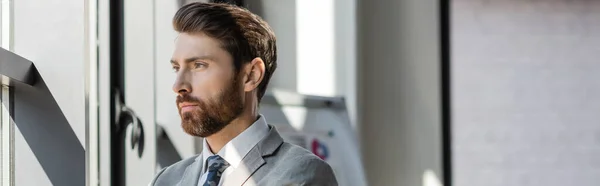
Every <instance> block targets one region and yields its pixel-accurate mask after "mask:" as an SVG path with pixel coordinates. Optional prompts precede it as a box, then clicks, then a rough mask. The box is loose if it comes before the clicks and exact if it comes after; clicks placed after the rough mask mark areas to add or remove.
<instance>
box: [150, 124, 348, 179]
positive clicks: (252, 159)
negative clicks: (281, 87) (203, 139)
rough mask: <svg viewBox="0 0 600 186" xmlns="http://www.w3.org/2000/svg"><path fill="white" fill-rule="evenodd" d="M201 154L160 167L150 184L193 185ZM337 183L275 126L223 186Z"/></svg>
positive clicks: (320, 162) (323, 166) (328, 170)
mask: <svg viewBox="0 0 600 186" xmlns="http://www.w3.org/2000/svg"><path fill="white" fill-rule="evenodd" d="M202 166H203V162H202V157H201V155H196V156H194V157H191V158H188V159H185V160H181V161H179V162H177V163H175V164H173V165H171V166H169V167H165V168H163V169H162V170H161V171H160V172H159V173H158V174H157V175H156V177H155V178H154V179H153V180H152V182H151V183H150V185H152V186H196V185H197V184H198V180H199V179H200V176H201V175H202V174H201V173H200V172H201V170H202ZM230 185H232V186H238V185H244V186H249V185H260V186H263V185H266V186H270V185H273V186H275V185H277V186H279V185H337V181H336V178H335V175H334V174H333V170H332V169H331V167H330V166H329V164H327V163H326V162H324V161H323V160H321V159H320V158H318V157H317V156H315V155H314V154H312V153H311V152H309V151H308V150H306V149H304V148H302V147H299V146H296V145H293V144H290V143H287V142H284V141H283V139H282V138H281V136H280V135H279V133H278V132H277V130H275V127H273V126H270V125H269V134H268V135H267V136H266V137H265V138H263V139H262V140H261V141H260V142H258V144H257V145H256V146H254V148H252V150H250V152H248V154H247V155H246V156H245V157H244V158H243V159H242V163H241V164H240V165H239V167H238V168H236V169H235V170H234V171H233V172H232V173H231V174H230V175H228V176H227V179H225V180H224V183H223V186H230Z"/></svg>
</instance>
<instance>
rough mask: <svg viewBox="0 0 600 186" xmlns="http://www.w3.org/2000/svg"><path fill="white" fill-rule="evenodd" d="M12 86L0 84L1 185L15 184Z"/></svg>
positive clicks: (10, 185)
mask: <svg viewBox="0 0 600 186" xmlns="http://www.w3.org/2000/svg"><path fill="white" fill-rule="evenodd" d="M10 104H11V102H10V88H9V87H8V86H6V85H4V84H2V85H0V106H1V107H0V147H1V148H0V172H1V174H0V185H1V186H13V185H14V179H13V177H14V161H13V160H14V135H13V134H14V128H13V126H14V125H13V123H12V120H11V117H10V108H11V105H10Z"/></svg>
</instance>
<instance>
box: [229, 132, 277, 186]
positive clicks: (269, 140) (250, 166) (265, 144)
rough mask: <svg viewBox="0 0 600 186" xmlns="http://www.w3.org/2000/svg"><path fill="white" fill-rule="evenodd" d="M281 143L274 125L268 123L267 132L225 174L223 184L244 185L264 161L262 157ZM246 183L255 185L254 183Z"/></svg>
mask: <svg viewBox="0 0 600 186" xmlns="http://www.w3.org/2000/svg"><path fill="white" fill-rule="evenodd" d="M282 143H283V139H282V138H281V136H280V135H279V133H278V132H277V130H276V129H275V127H273V126H271V125H269V134H268V135H267V136H265V137H264V138H263V139H262V140H261V141H260V142H258V144H256V146H254V147H253V148H252V149H251V150H250V152H248V154H247V155H246V156H244V158H243V159H242V163H240V165H239V166H238V167H237V168H236V169H235V170H234V171H233V172H232V173H231V174H229V175H227V179H225V182H224V183H223V185H226V186H229V185H232V186H238V185H244V184H245V182H246V181H247V180H248V179H249V178H250V176H252V174H254V172H256V170H258V168H260V167H261V166H262V165H264V164H265V163H266V162H265V160H264V159H263V157H266V156H270V155H272V154H273V153H274V152H275V151H276V150H277V149H278V148H279V146H280V145H281V144H282ZM248 184H249V185H255V184H256V183H248Z"/></svg>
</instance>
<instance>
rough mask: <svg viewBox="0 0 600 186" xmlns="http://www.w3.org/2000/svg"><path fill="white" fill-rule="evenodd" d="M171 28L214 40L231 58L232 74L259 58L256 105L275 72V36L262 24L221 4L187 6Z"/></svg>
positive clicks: (234, 8) (266, 25)
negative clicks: (262, 68)
mask: <svg viewBox="0 0 600 186" xmlns="http://www.w3.org/2000/svg"><path fill="white" fill-rule="evenodd" d="M173 27H174V29H175V31H177V32H180V33H200V32H201V33H204V34H206V35H207V36H209V37H212V38H215V39H218V40H219V41H221V44H222V46H221V47H223V48H224V49H225V50H227V51H228V52H229V53H230V54H231V55H232V56H233V64H234V66H235V70H236V74H237V73H238V72H239V70H240V68H241V66H242V64H245V63H248V62H250V61H252V60H253V59H254V58H256V57H260V58H261V59H262V60H263V61H264V63H265V75H264V77H263V80H262V82H260V84H259V85H258V100H259V101H260V100H261V99H262V97H263V95H264V93H265V91H266V89H267V85H268V84H269V80H270V79H271V76H272V75H273V72H274V71H275V69H276V68H277V47H276V46H275V43H276V39H275V34H274V33H273V31H272V30H271V28H270V27H269V25H268V24H267V22H265V21H264V20H262V19H261V18H260V17H259V16H257V15H255V14H253V13H251V12H250V11H248V10H246V9H244V8H241V7H238V6H235V5H230V4H225V3H199V2H195V3H190V4H187V5H185V6H183V7H181V8H180V9H179V10H178V11H177V13H175V17H173Z"/></svg>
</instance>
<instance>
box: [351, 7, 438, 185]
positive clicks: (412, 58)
mask: <svg viewBox="0 0 600 186" xmlns="http://www.w3.org/2000/svg"><path fill="white" fill-rule="evenodd" d="M438 2H439V1H437V0H406V1H389V0H369V1H367V0H363V1H359V4H358V5H357V7H358V12H359V14H358V19H359V22H358V27H359V28H358V35H359V43H358V51H359V52H360V53H359V54H360V57H359V66H358V68H357V69H359V83H360V86H359V90H360V91H359V102H358V103H359V104H358V105H359V106H358V108H359V113H360V114H361V116H360V117H361V118H362V119H361V120H360V121H361V126H360V133H361V138H362V152H363V162H364V165H365V168H366V172H367V180H368V181H369V185H398V186H404V185H406V186H415V185H424V177H426V176H427V175H429V174H426V172H433V173H434V174H435V175H436V176H437V177H438V178H439V177H441V175H442V174H441V173H442V172H441V159H442V157H441V152H440V151H441V149H442V148H441V144H440V143H441V133H440V126H441V120H440V115H441V113H440V110H441V108H440V104H441V101H440V75H439V73H440V52H439V46H440V42H439V41H440V38H439V27H438V25H439V20H438V17H439V16H438V10H439V7H438V6H439V5H438ZM434 183H435V182H434Z"/></svg>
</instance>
